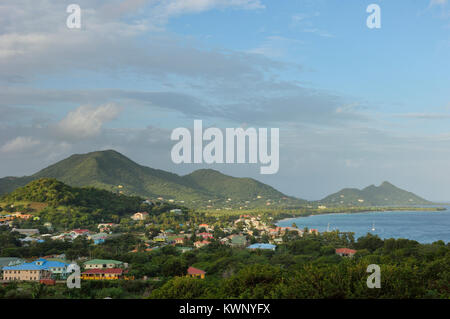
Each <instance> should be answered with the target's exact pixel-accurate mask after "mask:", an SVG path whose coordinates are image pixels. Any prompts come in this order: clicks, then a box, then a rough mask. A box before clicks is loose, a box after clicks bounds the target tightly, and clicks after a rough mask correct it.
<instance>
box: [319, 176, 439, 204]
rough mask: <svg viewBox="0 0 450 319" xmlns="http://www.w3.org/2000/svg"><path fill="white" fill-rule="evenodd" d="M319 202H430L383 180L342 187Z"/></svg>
mask: <svg viewBox="0 0 450 319" xmlns="http://www.w3.org/2000/svg"><path fill="white" fill-rule="evenodd" d="M319 202H320V203H321V204H325V205H331V206H401V205H403V206H412V205H429V204H432V203H431V202H429V201H427V200H425V199H423V198H421V197H419V196H417V195H415V194H413V193H411V192H408V191H405V190H403V189H401V188H398V187H396V186H394V185H392V184H391V183H389V182H383V183H382V184H381V185H380V186H375V185H370V186H368V187H366V188H364V189H362V190H360V189H357V188H344V189H343V190H341V191H339V192H337V193H334V194H331V195H329V196H327V197H325V198H324V199H322V200H320V201H319Z"/></svg>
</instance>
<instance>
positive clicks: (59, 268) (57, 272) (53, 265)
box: [33, 258, 69, 279]
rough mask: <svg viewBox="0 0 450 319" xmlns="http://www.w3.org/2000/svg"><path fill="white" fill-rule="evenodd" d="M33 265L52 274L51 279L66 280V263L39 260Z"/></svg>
mask: <svg viewBox="0 0 450 319" xmlns="http://www.w3.org/2000/svg"><path fill="white" fill-rule="evenodd" d="M33 263H34V264H36V265H38V266H42V267H45V268H46V269H47V270H48V271H50V272H51V273H52V275H53V277H58V278H62V279H65V278H67V275H68V272H67V267H68V266H69V264H68V263H65V262H62V261H58V260H48V259H45V258H39V259H38V260H35V261H34V262H33Z"/></svg>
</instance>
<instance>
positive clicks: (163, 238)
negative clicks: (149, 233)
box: [153, 235, 167, 243]
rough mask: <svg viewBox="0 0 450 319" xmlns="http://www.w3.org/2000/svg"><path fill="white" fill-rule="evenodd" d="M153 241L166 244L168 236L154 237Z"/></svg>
mask: <svg viewBox="0 0 450 319" xmlns="http://www.w3.org/2000/svg"><path fill="white" fill-rule="evenodd" d="M153 241H154V242H158V243H164V242H166V241H167V236H165V235H158V236H155V237H153Z"/></svg>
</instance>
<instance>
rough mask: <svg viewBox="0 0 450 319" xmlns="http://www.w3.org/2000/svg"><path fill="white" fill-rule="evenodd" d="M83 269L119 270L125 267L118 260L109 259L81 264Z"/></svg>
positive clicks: (93, 260)
mask: <svg viewBox="0 0 450 319" xmlns="http://www.w3.org/2000/svg"><path fill="white" fill-rule="evenodd" d="M83 265H84V268H85V269H112V268H120V267H125V268H126V264H124V263H123V262H121V261H118V260H110V259H92V260H88V261H86V262H84V263H83Z"/></svg>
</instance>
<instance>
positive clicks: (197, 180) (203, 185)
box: [0, 150, 304, 207]
mask: <svg viewBox="0 0 450 319" xmlns="http://www.w3.org/2000/svg"><path fill="white" fill-rule="evenodd" d="M40 178H55V179H57V180H59V181H61V182H63V183H65V184H67V185H70V186H73V187H84V186H91V187H96V188H99V189H105V190H108V191H111V192H114V193H122V194H126V195H138V196H142V197H145V198H151V199H156V198H161V197H162V198H163V199H165V200H174V201H175V200H177V201H182V202H186V203H183V204H186V205H189V204H193V203H196V204H193V205H189V206H205V205H204V204H205V203H211V204H210V205H211V206H213V205H214V203H222V204H223V203H226V204H227V206H236V205H248V206H249V207H257V206H263V205H266V201H265V200H269V199H270V200H271V201H272V202H276V203H281V202H283V204H287V203H288V202H289V203H290V204H293V205H299V204H301V203H304V201H303V200H300V199H296V198H292V197H288V196H286V195H284V194H283V193H281V192H279V191H277V190H276V189H274V188H272V187H270V186H268V185H266V184H263V183H261V182H258V181H256V180H254V179H251V178H237V177H232V176H228V175H225V174H222V173H220V172H219V171H216V170H212V169H200V170H197V171H194V172H193V173H191V174H188V175H185V176H180V175H177V174H174V173H170V172H166V171H164V170H159V169H154V168H150V167H146V166H142V165H139V164H137V163H135V162H133V161H132V160H130V159H129V158H127V157H126V156H124V155H122V154H120V153H119V152H117V151H114V150H105V151H97V152H91V153H87V154H74V155H72V156H70V157H68V158H66V159H64V160H62V161H60V162H57V163H55V164H53V165H51V166H49V167H47V168H44V169H43V170H41V171H39V172H37V173H36V174H33V175H31V176H25V177H5V178H2V179H0V194H5V193H9V192H11V191H13V190H14V189H16V188H17V187H20V186H24V185H26V184H27V183H29V182H30V181H33V180H36V179H40ZM258 198H259V199H260V200H257V199H258ZM246 202H248V203H246ZM200 203H201V204H200ZM197 204H200V205H197Z"/></svg>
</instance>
